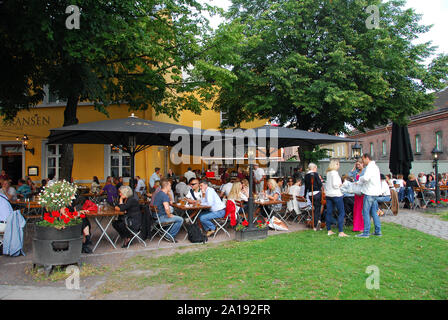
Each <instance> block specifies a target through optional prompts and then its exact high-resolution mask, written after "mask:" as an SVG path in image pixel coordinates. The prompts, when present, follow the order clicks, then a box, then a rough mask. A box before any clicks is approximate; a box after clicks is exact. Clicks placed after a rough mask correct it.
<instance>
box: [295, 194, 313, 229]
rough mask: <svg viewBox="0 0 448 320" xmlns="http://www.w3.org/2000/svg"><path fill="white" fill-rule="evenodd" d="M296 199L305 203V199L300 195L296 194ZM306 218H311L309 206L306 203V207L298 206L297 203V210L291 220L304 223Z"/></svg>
mask: <svg viewBox="0 0 448 320" xmlns="http://www.w3.org/2000/svg"><path fill="white" fill-rule="evenodd" d="M296 199H297V201H298V202H300V203H307V201H306V199H305V198H304V197H302V196H296ZM308 219H311V206H309V205H307V206H306V207H302V208H300V205H299V212H298V213H297V212H296V217H295V218H294V220H293V221H292V222H295V221H297V223H302V222H303V223H306V221H307V220H308Z"/></svg>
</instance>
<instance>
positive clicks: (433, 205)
mask: <svg viewBox="0 0 448 320" xmlns="http://www.w3.org/2000/svg"><path fill="white" fill-rule="evenodd" d="M425 211H426V212H428V213H431V212H434V213H437V212H441V211H448V199H443V198H442V199H440V201H437V202H436V200H430V201H429V202H428V205H427V206H426V210H425Z"/></svg>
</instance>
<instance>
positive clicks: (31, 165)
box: [0, 97, 266, 184]
mask: <svg viewBox="0 0 448 320" xmlns="http://www.w3.org/2000/svg"><path fill="white" fill-rule="evenodd" d="M64 109H65V103H63V102H59V101H57V100H56V101H53V102H49V101H48V97H47V98H46V99H45V101H44V103H42V104H40V105H38V106H36V107H34V108H32V109H30V110H29V111H21V112H19V113H18V115H17V117H16V118H15V119H14V120H13V121H12V122H10V123H7V124H6V123H4V122H3V121H1V122H0V128H1V134H0V155H1V161H0V168H1V169H4V170H5V171H6V173H7V174H8V175H9V176H10V177H11V178H13V183H16V182H17V179H19V178H21V177H25V176H30V177H31V179H32V180H33V181H37V182H40V181H41V179H43V178H48V176H49V175H50V174H52V173H53V174H55V175H56V176H57V177H58V174H59V158H60V150H59V145H49V144H47V142H48V140H47V137H48V136H49V134H50V129H53V128H58V127H62V125H63V119H64ZM107 110H108V112H109V114H110V118H107V116H106V115H104V114H102V113H100V112H98V111H96V110H94V108H93V105H92V104H90V103H80V104H79V106H78V112H77V117H78V120H79V123H85V122H93V121H100V120H107V119H118V118H126V117H128V116H130V114H131V112H130V111H129V110H128V106H127V105H113V106H110V107H108V108H107ZM134 113H135V115H136V116H137V117H139V118H142V119H147V120H155V121H163V122H171V123H176V122H175V121H174V120H173V119H170V118H169V117H168V116H166V115H157V116H156V115H155V112H154V111H153V110H152V109H151V108H149V109H148V110H146V111H137V112H134ZM194 121H200V125H201V129H218V128H219V125H220V122H221V116H220V113H219V112H216V111H212V110H203V112H202V114H201V115H195V114H193V113H192V112H188V111H184V112H182V114H181V116H180V118H179V122H177V123H178V124H181V125H185V126H190V127H193V126H194V123H193V122H194ZM265 122H266V120H259V121H254V122H252V123H250V124H245V125H244V124H243V125H242V127H243V128H248V127H257V126H261V125H264V124H265ZM24 135H27V136H28V138H29V142H28V146H27V150H26V151H25V150H24V148H23V147H22V142H21V141H20V138H21V137H23V136H24ZM17 137H19V141H18V140H16V138H17ZM192 160H193V159H192ZM197 160H198V159H196V164H194V163H195V162H194V161H191V163H192V164H191V165H189V164H180V165H177V166H176V165H173V164H171V163H170V160H169V151H168V148H167V147H163V146H160V147H159V146H154V147H151V148H148V149H147V150H145V151H142V152H140V153H138V154H137V155H136V158H135V175H136V176H140V177H141V178H143V179H144V180H145V181H146V182H148V181H149V177H150V176H151V175H152V173H153V172H154V168H155V167H160V168H161V169H162V174H164V175H165V174H166V171H167V169H168V168H172V169H173V171H174V172H175V173H176V174H183V173H184V172H185V171H187V167H188V166H191V167H192V168H193V169H201V168H202V165H203V164H202V163H201V162H200V159H199V161H197ZM197 162H199V163H197ZM129 173H130V161H129V157H128V156H126V155H125V154H122V152H121V151H115V150H112V148H111V146H110V145H87V144H75V145H74V162H73V171H72V175H73V178H74V180H75V182H77V183H81V184H82V183H85V184H90V183H91V182H92V178H93V176H97V177H98V179H99V180H100V182H104V181H105V179H106V177H107V176H123V177H126V176H129ZM124 180H125V182H127V181H128V179H126V178H125V179H124Z"/></svg>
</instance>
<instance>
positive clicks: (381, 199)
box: [376, 196, 391, 202]
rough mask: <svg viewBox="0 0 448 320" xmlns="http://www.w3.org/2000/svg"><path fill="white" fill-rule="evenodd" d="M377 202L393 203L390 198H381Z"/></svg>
mask: <svg viewBox="0 0 448 320" xmlns="http://www.w3.org/2000/svg"><path fill="white" fill-rule="evenodd" d="M376 201H377V202H389V201H391V198H390V196H381V197H377V198H376Z"/></svg>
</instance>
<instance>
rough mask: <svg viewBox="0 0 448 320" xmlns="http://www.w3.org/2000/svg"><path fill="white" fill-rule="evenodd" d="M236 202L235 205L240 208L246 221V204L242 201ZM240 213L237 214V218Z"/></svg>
mask: <svg viewBox="0 0 448 320" xmlns="http://www.w3.org/2000/svg"><path fill="white" fill-rule="evenodd" d="M234 201H235V205H237V206H238V207H240V208H241V209H240V210H241V214H242V215H243V217H244V219H245V220H247V215H246V211H244V202H243V201H241V200H234ZM238 214H239V212H237V213H236V215H237V217H238Z"/></svg>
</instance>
